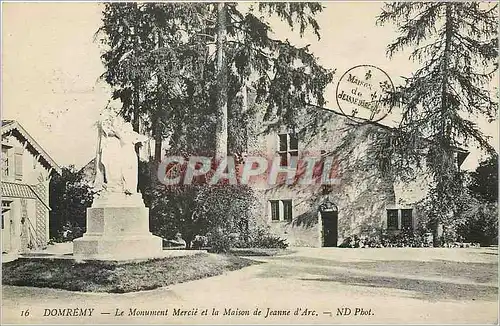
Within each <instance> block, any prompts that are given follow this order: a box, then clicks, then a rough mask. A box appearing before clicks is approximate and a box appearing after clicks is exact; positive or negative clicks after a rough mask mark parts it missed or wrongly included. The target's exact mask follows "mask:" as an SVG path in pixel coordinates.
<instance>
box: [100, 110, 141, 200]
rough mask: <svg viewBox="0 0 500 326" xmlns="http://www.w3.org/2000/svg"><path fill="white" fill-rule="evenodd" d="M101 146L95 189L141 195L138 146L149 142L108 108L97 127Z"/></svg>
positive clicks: (115, 111)
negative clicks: (138, 178) (138, 191)
mask: <svg viewBox="0 0 500 326" xmlns="http://www.w3.org/2000/svg"><path fill="white" fill-rule="evenodd" d="M97 130H98V145H97V153H96V160H95V163H96V175H95V180H94V189H95V190H96V191H101V192H114V193H117V192H118V193H125V194H127V195H131V194H134V193H137V173H138V162H137V154H136V152H135V144H136V143H140V142H144V141H147V140H148V138H147V137H146V136H143V135H140V134H138V133H137V132H135V131H134V130H133V128H132V124H131V123H130V122H126V121H125V120H124V119H123V117H121V116H120V115H119V114H118V111H117V110H116V109H113V108H112V107H111V106H109V105H108V107H106V109H105V110H104V112H103V113H102V114H101V119H100V121H99V122H98V123H97Z"/></svg>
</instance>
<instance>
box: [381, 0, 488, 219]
mask: <svg viewBox="0 0 500 326" xmlns="http://www.w3.org/2000/svg"><path fill="white" fill-rule="evenodd" d="M497 15H498V13H497V5H496V4H492V3H479V2H392V3H387V4H385V6H384V9H383V12H382V13H381V14H380V16H379V17H378V23H379V24H386V23H389V22H392V23H394V24H395V26H396V28H397V29H398V31H399V33H400V35H399V36H398V37H397V39H396V40H395V41H394V42H393V43H392V44H390V45H389V46H388V48H387V53H388V55H389V56H393V55H394V54H395V53H396V52H398V51H402V50H404V49H406V48H410V49H412V53H411V55H410V58H411V59H412V60H416V61H418V62H419V63H421V67H420V68H419V69H417V70H416V71H415V72H414V73H413V75H412V76H410V77H409V78H407V79H406V82H405V84H404V85H402V86H400V87H399V88H398V89H397V91H396V92H395V93H394V94H392V96H391V98H390V100H391V101H393V104H395V103H398V104H400V105H401V107H402V120H401V123H400V125H399V126H398V127H397V128H394V129H393V130H388V131H385V132H384V133H382V134H380V135H379V136H381V137H378V138H379V139H378V141H377V142H376V144H377V146H375V151H376V152H378V159H379V161H380V162H382V163H381V165H382V166H383V167H385V168H386V169H387V170H388V171H389V172H392V173H394V174H395V175H397V176H401V175H405V174H407V172H408V170H410V172H415V171H418V170H419V169H421V168H426V169H427V170H428V171H429V172H430V173H431V175H432V177H433V180H434V183H433V185H432V189H431V192H430V194H429V196H428V198H427V199H426V202H425V203H424V204H423V205H424V206H425V208H426V212H427V213H429V214H430V215H431V217H432V218H433V219H434V225H437V224H438V223H444V224H448V226H449V227H451V228H453V226H454V225H456V223H453V218H454V217H455V216H457V215H458V209H459V206H460V196H459V194H460V193H461V192H463V189H464V183H463V182H462V181H463V180H462V177H461V176H460V174H459V173H458V171H457V166H456V157H455V155H456V153H457V150H458V147H460V146H463V145H469V144H470V143H472V142H475V143H476V144H478V145H479V146H480V147H481V148H482V149H484V150H486V151H488V152H493V151H494V149H493V147H492V146H491V145H490V144H489V143H488V141H487V138H486V137H485V136H484V135H483V133H482V132H481V130H479V129H478V127H477V124H476V123H475V122H474V121H472V120H470V119H471V117H474V116H480V117H486V118H489V119H490V120H493V119H494V117H495V116H496V113H497V105H496V103H495V102H494V100H493V95H492V94H491V92H490V91H489V86H490V84H489V83H490V82H491V80H492V77H493V76H494V74H495V73H496V71H497V68H498V65H497V62H496V61H497V58H498V41H497V30H498V21H497ZM409 167H411V169H409ZM410 174H411V173H410ZM451 224H454V225H451Z"/></svg>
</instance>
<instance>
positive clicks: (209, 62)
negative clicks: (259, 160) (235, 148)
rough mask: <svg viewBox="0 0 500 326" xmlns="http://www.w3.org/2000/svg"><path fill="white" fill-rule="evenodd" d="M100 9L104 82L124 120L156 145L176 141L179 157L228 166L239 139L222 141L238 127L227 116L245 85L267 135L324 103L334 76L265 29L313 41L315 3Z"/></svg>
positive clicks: (144, 5) (303, 51)
mask: <svg viewBox="0 0 500 326" xmlns="http://www.w3.org/2000/svg"><path fill="white" fill-rule="evenodd" d="M104 6H105V7H104V11H103V16H104V18H103V26H102V27H101V29H100V31H102V32H103V33H102V34H101V35H102V38H101V39H102V40H103V42H104V43H105V44H107V45H108V48H107V50H106V52H105V53H104V55H103V61H104V64H105V66H106V72H105V74H104V78H105V79H106V81H107V82H108V83H109V84H110V85H111V86H112V87H113V88H114V90H115V97H120V98H121V99H122V101H123V102H124V104H125V107H124V111H123V114H124V115H125V116H126V117H127V118H129V119H139V118H141V117H142V120H143V121H144V124H145V125H146V127H147V128H148V129H149V130H150V131H153V132H154V133H156V134H158V135H159V134H162V136H164V135H165V133H166V132H168V131H170V132H172V133H173V135H172V139H173V143H174V144H175V146H176V147H177V148H176V150H179V149H181V148H182V149H185V150H187V152H192V151H198V153H200V152H199V151H204V150H208V149H210V150H211V152H212V153H213V152H215V153H217V155H218V156H224V154H225V153H226V152H227V150H228V149H227V144H228V143H232V142H231V138H233V137H235V135H234V134H237V133H238V132H240V131H238V130H231V132H229V133H228V132H227V126H228V121H227V119H228V117H234V118H236V119H237V118H239V117H238V115H237V114H230V113H228V108H234V107H235V105H234V104H235V103H236V102H237V101H238V100H239V99H238V98H239V96H238V94H241V89H242V88H244V86H245V85H249V86H251V87H253V88H254V89H255V92H256V94H257V101H258V102H261V103H265V105H266V115H265V119H266V120H267V121H268V122H270V124H269V126H270V128H273V126H274V127H278V126H280V125H283V124H285V125H291V124H294V123H295V118H296V115H297V113H298V112H300V111H301V110H306V109H307V105H308V104H309V103H311V102H313V103H316V104H318V105H323V104H324V102H325V100H324V97H323V91H324V89H325V87H326V86H327V84H328V83H329V82H331V80H332V78H333V76H332V75H333V74H332V72H331V71H329V70H327V69H325V68H323V67H321V66H320V65H319V64H318V63H317V60H316V58H315V57H314V56H313V55H312V54H311V53H310V52H309V50H308V47H302V48H300V47H296V46H293V45H292V44H290V43H289V42H288V41H282V40H279V39H275V38H274V37H273V36H272V30H271V25H270V23H269V22H268V18H270V17H278V18H280V19H282V20H284V21H285V22H286V23H287V24H288V25H289V26H290V28H292V29H293V28H297V29H298V31H299V33H300V35H303V34H304V32H305V31H306V29H307V28H310V29H311V30H312V31H313V32H314V33H315V34H316V35H318V37H319V26H318V24H317V22H316V20H315V19H314V15H315V14H317V13H318V12H320V11H321V10H322V7H321V5H319V4H317V3H311V2H307V3H297V2H293V3H273V2H271V3H258V4H250V5H249V4H239V3H228V2H225V3H209V2H204V3H106V4H105V5H104ZM265 16H267V18H266V17H265ZM159 35H161V37H159ZM160 41H161V42H160ZM160 43H161V44H160ZM148 121H151V122H152V123H153V124H154V123H156V124H157V126H158V128H157V129H155V127H154V126H152V125H148V123H147V122H148ZM271 122H272V123H271ZM154 130H157V131H154ZM194 133H196V134H197V135H193V134H194ZM214 133H215V141H214V140H213V138H214V137H213V135H214ZM228 138H229V141H228ZM193 145H194V146H195V148H190V147H192V146H193ZM230 150H232V149H230Z"/></svg>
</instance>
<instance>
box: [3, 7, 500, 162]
mask: <svg viewBox="0 0 500 326" xmlns="http://www.w3.org/2000/svg"><path fill="white" fill-rule="evenodd" d="M324 5H325V7H326V8H325V10H324V11H323V12H322V13H321V14H320V15H318V17H317V19H318V21H319V24H320V26H321V30H322V32H321V35H322V38H321V40H320V41H317V39H316V37H315V36H313V35H312V34H307V35H306V36H305V38H304V39H300V38H299V37H298V36H297V35H296V34H295V33H293V32H290V31H289V30H288V28H287V27H286V26H285V25H284V24H282V23H276V24H274V25H273V27H274V30H275V33H276V34H277V35H280V36H281V37H282V38H289V39H290V41H291V42H292V43H295V44H299V45H305V44H310V50H311V51H312V52H313V53H314V54H315V55H316V56H317V57H318V58H319V60H320V62H321V63H322V64H323V66H325V67H327V68H336V69H337V73H336V75H335V79H334V82H333V83H332V84H331V85H330V86H329V87H328V88H327V90H326V98H327V100H328V101H329V102H328V103H327V106H328V107H331V108H336V103H335V85H336V82H337V81H338V78H340V76H341V75H342V74H343V73H344V72H345V71H346V70H348V69H349V68H351V67H353V66H356V65H360V64H371V65H375V66H378V67H380V68H381V69H383V70H384V71H386V72H387V74H388V75H389V76H391V78H392V80H393V82H394V83H395V84H397V83H398V82H399V81H400V76H403V75H404V76H407V75H409V74H410V72H411V71H412V70H413V69H415V67H416V65H415V64H414V63H412V62H410V61H409V60H408V55H407V54H400V55H397V56H395V57H394V58H392V59H391V60H389V59H388V58H387V57H386V55H385V48H386V46H387V44H389V43H390V42H391V41H392V40H394V38H395V37H396V34H395V33H394V31H393V29H392V26H390V25H387V26H384V27H380V26H375V17H376V16H377V15H378V14H379V13H380V7H381V5H382V3H380V2H329V3H324ZM101 10H102V8H101V7H100V5H99V4H98V3H92V2H85V3H33V2H32V3H14V2H12V3H5V2H4V3H2V119H16V120H18V121H19V122H20V123H21V124H22V125H23V126H24V127H25V128H26V129H27V130H28V132H29V133H31V135H32V136H33V137H34V138H35V139H37V141H38V142H39V143H40V145H42V147H44V149H45V150H46V151H47V152H48V153H49V154H50V155H51V156H52V157H53V158H54V159H55V160H56V162H58V163H59V164H60V165H69V164H75V165H76V166H77V167H81V166H83V165H84V164H86V163H87V162H88V161H89V160H90V159H92V157H93V155H94V153H95V143H96V133H95V130H94V128H93V124H94V123H95V121H96V120H97V117H98V113H99V110H100V109H101V108H102V107H104V106H105V105H106V103H107V101H108V99H109V98H110V90H109V88H108V87H107V86H106V85H105V84H104V83H103V82H101V81H99V76H100V75H101V74H102V73H103V71H104V68H103V65H102V63H101V60H100V49H99V47H98V44H97V43H96V42H94V41H93V36H94V33H95V32H96V30H97V29H98V28H99V26H100V24H101V21H100V20H101ZM479 125H480V127H481V128H482V129H483V130H484V132H485V133H486V134H488V135H491V136H493V138H492V140H491V144H492V145H493V146H495V147H496V148H498V122H497V121H496V122H495V123H493V124H488V123H486V122H485V121H481V122H479ZM470 150H471V155H470V158H469V159H468V160H467V161H466V162H465V163H464V168H467V169H474V168H475V166H476V164H477V160H478V158H479V157H480V155H481V153H480V152H479V151H478V150H477V149H474V148H471V149H470Z"/></svg>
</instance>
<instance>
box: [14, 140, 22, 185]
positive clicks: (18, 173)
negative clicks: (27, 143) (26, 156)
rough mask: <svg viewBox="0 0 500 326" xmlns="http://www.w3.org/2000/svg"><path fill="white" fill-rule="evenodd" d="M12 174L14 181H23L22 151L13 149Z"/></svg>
mask: <svg viewBox="0 0 500 326" xmlns="http://www.w3.org/2000/svg"><path fill="white" fill-rule="evenodd" d="M14 150H15V152H14V174H15V177H16V180H19V181H21V180H23V149H22V148H15V149H14Z"/></svg>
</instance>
